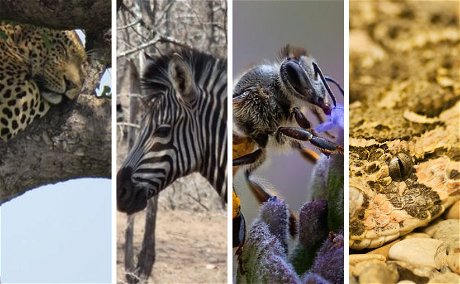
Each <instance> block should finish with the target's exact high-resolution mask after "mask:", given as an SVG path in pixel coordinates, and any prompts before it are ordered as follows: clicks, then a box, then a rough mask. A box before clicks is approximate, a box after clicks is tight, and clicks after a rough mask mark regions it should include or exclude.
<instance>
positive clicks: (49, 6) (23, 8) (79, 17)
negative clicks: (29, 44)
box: [0, 0, 112, 33]
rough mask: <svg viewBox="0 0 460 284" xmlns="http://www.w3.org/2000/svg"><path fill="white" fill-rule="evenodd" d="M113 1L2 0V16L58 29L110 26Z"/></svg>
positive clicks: (95, 29) (0, 2)
mask: <svg viewBox="0 0 460 284" xmlns="http://www.w3.org/2000/svg"><path fill="white" fill-rule="evenodd" d="M111 7H112V1H110V0H94V1H88V0H41V1H31V0H0V19H2V20H10V21H15V22H21V23H27V24H31V25H36V26H42V27H48V28H52V29H57V30H74V29H84V30H90V31H92V32H94V33H96V32H98V31H103V30H105V29H108V28H110V25H111V18H112V15H111V11H112V8H111Z"/></svg>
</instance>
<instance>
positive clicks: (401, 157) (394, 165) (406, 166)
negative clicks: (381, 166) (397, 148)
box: [388, 153, 413, 181]
mask: <svg viewBox="0 0 460 284" xmlns="http://www.w3.org/2000/svg"><path fill="white" fill-rule="evenodd" d="M388 167H389V170H390V176H391V178H392V179H393V180H396V181H401V180H404V179H406V178H407V177H408V176H409V175H410V174H411V173H412V167H413V163H412V159H411V157H410V156H409V155H407V154H404V153H398V154H397V155H396V156H395V157H393V159H391V160H390V163H389V165H388Z"/></svg>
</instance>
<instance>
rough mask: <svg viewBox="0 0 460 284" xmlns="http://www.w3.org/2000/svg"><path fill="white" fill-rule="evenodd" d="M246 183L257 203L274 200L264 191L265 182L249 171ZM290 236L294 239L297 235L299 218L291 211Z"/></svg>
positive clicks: (246, 173)
mask: <svg viewBox="0 0 460 284" xmlns="http://www.w3.org/2000/svg"><path fill="white" fill-rule="evenodd" d="M245 176H246V181H247V183H248V185H249V188H250V189H251V191H252V193H253V194H254V196H255V197H256V199H257V201H258V202H259V203H260V204H261V203H264V202H267V200H268V199H270V198H273V195H271V194H270V193H268V192H267V191H266V190H265V189H264V185H263V183H264V182H263V181H262V180H260V179H258V178H257V177H254V176H252V175H251V173H250V172H249V171H245ZM289 234H290V235H291V236H292V237H295V236H296V235H297V217H296V216H295V215H294V213H293V212H292V211H291V210H289Z"/></svg>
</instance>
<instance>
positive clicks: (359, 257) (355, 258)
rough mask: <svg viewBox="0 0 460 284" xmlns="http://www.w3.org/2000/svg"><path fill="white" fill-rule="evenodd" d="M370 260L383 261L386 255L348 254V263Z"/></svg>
mask: <svg viewBox="0 0 460 284" xmlns="http://www.w3.org/2000/svg"><path fill="white" fill-rule="evenodd" d="M371 260H379V261H385V260H386V257H384V256H383V255H379V254H350V265H355V264H357V263H359V262H362V261H371Z"/></svg>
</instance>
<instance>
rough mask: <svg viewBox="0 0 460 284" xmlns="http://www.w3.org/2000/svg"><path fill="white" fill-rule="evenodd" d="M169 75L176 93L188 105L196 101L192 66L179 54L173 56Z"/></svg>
mask: <svg viewBox="0 0 460 284" xmlns="http://www.w3.org/2000/svg"><path fill="white" fill-rule="evenodd" d="M168 73H169V77H170V78H171V82H172V83H173V87H174V89H175V90H176V93H177V94H178V95H179V96H180V97H181V98H182V99H183V100H184V101H185V102H186V103H187V104H189V103H191V102H192V101H193V100H194V99H195V95H196V93H195V85H194V82H193V74H192V70H191V69H190V66H189V65H188V64H187V63H186V62H185V61H184V60H183V59H182V57H181V56H180V55H179V54H177V53H174V54H173V56H172V58H171V60H170V61H169V70H168Z"/></svg>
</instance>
